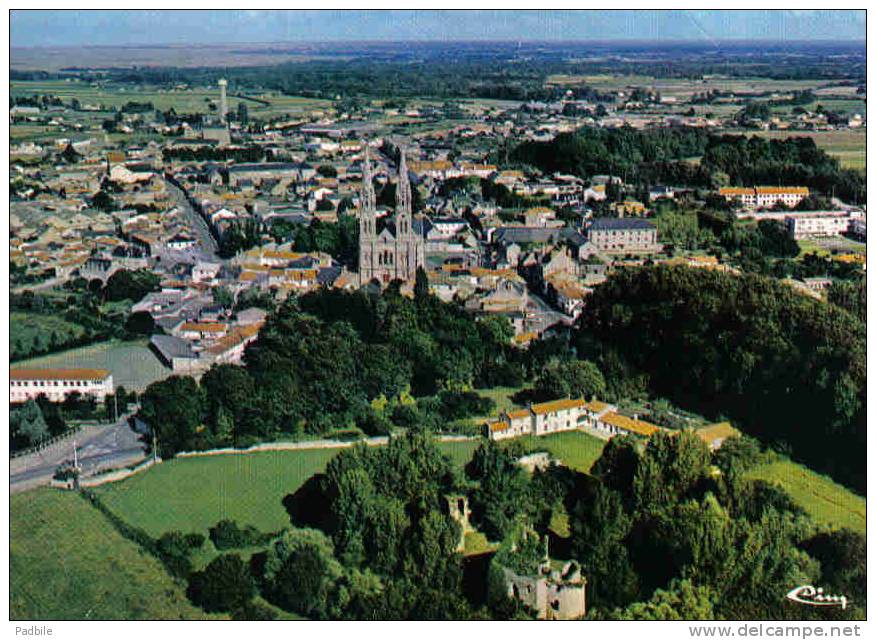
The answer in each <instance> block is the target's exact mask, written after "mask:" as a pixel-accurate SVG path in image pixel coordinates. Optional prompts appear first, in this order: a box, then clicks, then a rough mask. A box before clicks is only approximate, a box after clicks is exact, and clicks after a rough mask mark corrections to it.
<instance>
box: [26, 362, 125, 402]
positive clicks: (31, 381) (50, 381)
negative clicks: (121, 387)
mask: <svg viewBox="0 0 876 640" xmlns="http://www.w3.org/2000/svg"><path fill="white" fill-rule="evenodd" d="M74 391H78V392H79V393H81V394H82V395H83V396H85V395H90V396H94V397H95V398H96V399H97V400H103V399H104V398H105V397H106V396H107V394H111V393H113V391H114V387H113V376H112V374H111V373H110V372H109V371H107V370H106V369H12V370H10V371H9V402H27V401H28V400H31V399H35V398H36V397H37V396H39V395H45V396H46V397H47V398H48V399H49V400H51V401H52V402H62V401H63V400H64V398H65V397H66V396H67V395H69V394H71V393H73V392H74Z"/></svg>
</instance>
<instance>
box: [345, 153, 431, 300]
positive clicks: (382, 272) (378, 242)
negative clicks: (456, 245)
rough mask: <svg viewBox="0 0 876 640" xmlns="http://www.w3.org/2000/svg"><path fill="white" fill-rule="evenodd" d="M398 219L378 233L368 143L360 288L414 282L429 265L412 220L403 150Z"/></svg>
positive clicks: (362, 200)
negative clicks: (418, 273)
mask: <svg viewBox="0 0 876 640" xmlns="http://www.w3.org/2000/svg"><path fill="white" fill-rule="evenodd" d="M400 152H401V159H400V161H399V166H398V184H397V185H396V191H395V216H394V217H393V220H392V221H387V223H386V224H385V225H384V226H383V228H382V229H380V232H379V233H378V230H377V196H376V194H375V192H374V183H373V180H372V176H371V156H370V152H369V149H368V145H367V144H365V158H364V160H363V166H362V193H361V196H360V206H359V285H360V286H364V285H367V284H368V283H370V282H372V281H375V280H376V281H377V282H379V283H380V285H381V286H385V285H387V284H389V283H390V282H392V281H393V280H401V281H402V282H410V283H413V282H414V280H415V279H416V275H417V269H418V268H419V267H424V266H425V264H426V249H425V240H424V239H423V234H422V228H421V225H420V224H419V223H418V221H415V220H414V219H413V206H412V198H411V183H410V180H409V178H408V165H407V162H406V161H405V152H404V149H401V150H400Z"/></svg>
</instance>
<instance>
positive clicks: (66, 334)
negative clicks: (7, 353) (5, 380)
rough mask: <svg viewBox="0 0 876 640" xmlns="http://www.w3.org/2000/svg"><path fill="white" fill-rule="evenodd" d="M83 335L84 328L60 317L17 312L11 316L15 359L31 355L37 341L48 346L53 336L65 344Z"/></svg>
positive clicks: (10, 326)
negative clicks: (19, 356) (21, 355)
mask: <svg viewBox="0 0 876 640" xmlns="http://www.w3.org/2000/svg"><path fill="white" fill-rule="evenodd" d="M83 333H85V329H84V328H83V327H81V326H79V325H78V324H75V323H73V322H67V321H66V320H64V318H62V317H60V316H56V315H43V314H36V313H21V312H16V311H13V312H12V313H11V314H9V345H10V347H11V351H12V356H13V357H18V354H23V355H28V354H30V353H31V352H32V348H33V343H34V340H35V339H39V340H41V341H42V344H43V346H48V345H49V344H50V343H51V339H52V336H53V334H54V335H55V337H56V339H57V340H58V343H59V344H64V343H66V342H68V341H69V340H73V339H76V338H79V337H80V336H81V335H82V334H83Z"/></svg>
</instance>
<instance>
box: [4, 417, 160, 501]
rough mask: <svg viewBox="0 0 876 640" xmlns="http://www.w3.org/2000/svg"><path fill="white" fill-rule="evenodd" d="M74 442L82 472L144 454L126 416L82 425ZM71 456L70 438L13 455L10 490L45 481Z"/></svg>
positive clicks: (138, 457) (14, 490)
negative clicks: (64, 443)
mask: <svg viewBox="0 0 876 640" xmlns="http://www.w3.org/2000/svg"><path fill="white" fill-rule="evenodd" d="M75 441H76V454H77V456H78V459H79V465H80V466H81V467H82V471H83V475H88V474H91V473H93V472H95V471H97V470H98V469H109V468H113V467H120V466H127V465H129V464H131V463H133V462H136V461H138V460H141V459H143V458H144V457H145V456H146V449H145V446H144V444H143V443H142V442H141V441H140V436H139V435H138V434H136V433H135V432H134V431H132V430H131V428H130V427H129V426H128V423H127V421H126V420H125V419H122V420H119V422H117V423H115V424H111V425H99V426H85V427H83V430H82V432H80V433H78V434H77V435H76V437H75ZM72 459H73V442H72V440H71V441H70V443H69V446H68V447H63V446H62V447H51V448H50V449H49V450H47V451H41V452H39V453H35V454H31V455H29V456H24V457H22V458H16V459H15V460H14V461H12V462H13V463H12V464H10V467H11V470H10V475H9V489H10V492H12V493H15V492H17V491H23V490H25V489H30V488H32V487H35V486H39V485H45V484H48V483H49V482H50V481H51V479H52V474H54V472H55V469H57V467H58V465H60V464H61V463H62V462H64V461H65V460H72Z"/></svg>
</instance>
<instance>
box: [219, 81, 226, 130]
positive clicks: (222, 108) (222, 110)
mask: <svg viewBox="0 0 876 640" xmlns="http://www.w3.org/2000/svg"><path fill="white" fill-rule="evenodd" d="M227 87H228V80H226V79H225V78H220V79H219V119H220V120H221V121H222V122H225V121H226V119H227V117H228V96H227V95H226V93H225V92H226V90H227Z"/></svg>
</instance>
